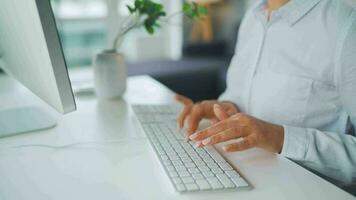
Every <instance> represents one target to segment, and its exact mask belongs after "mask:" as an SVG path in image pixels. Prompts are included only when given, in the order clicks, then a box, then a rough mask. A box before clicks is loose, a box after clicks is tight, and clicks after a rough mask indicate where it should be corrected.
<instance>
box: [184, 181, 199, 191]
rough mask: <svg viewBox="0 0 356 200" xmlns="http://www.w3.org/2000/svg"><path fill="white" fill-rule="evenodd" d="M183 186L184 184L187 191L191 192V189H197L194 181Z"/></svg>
mask: <svg viewBox="0 0 356 200" xmlns="http://www.w3.org/2000/svg"><path fill="white" fill-rule="evenodd" d="M185 186H186V188H187V190H188V191H192V192H193V191H198V190H199V187H198V185H197V184H195V183H190V184H186V185H185Z"/></svg>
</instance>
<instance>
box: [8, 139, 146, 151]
mask: <svg viewBox="0 0 356 200" xmlns="http://www.w3.org/2000/svg"><path fill="white" fill-rule="evenodd" d="M141 141H147V138H126V139H118V140H107V141H88V142H78V143H72V144H66V145H46V144H26V145H18V146H13V147H9V149H21V148H36V147H37V148H48V149H70V148H74V147H76V146H87V145H107V144H116V143H126V142H141Z"/></svg>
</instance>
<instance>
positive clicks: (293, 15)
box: [254, 0, 321, 26]
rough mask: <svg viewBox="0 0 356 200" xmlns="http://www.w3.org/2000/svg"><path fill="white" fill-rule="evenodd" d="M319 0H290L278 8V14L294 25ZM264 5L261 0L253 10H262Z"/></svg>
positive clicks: (263, 0)
mask: <svg viewBox="0 0 356 200" xmlns="http://www.w3.org/2000/svg"><path fill="white" fill-rule="evenodd" d="M320 1H321V0H291V1H290V2H288V3H287V4H286V5H284V6H283V7H281V8H280V9H278V10H277V11H276V12H278V15H280V16H281V17H282V18H283V19H285V20H286V21H287V22H288V24H289V25H291V26H292V25H294V24H295V23H297V22H298V21H299V20H300V19H301V18H303V17H304V16H305V15H306V14H307V13H308V12H309V11H310V10H311V9H312V8H314V7H315V6H316V5H317V4H318V3H319V2H320ZM265 6H266V0H261V1H260V2H259V3H258V4H257V6H256V7H255V9H254V11H255V13H256V12H259V13H261V12H263V11H264V9H265Z"/></svg>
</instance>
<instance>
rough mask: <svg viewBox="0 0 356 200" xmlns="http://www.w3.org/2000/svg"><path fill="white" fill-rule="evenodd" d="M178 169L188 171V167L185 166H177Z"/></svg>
mask: <svg viewBox="0 0 356 200" xmlns="http://www.w3.org/2000/svg"><path fill="white" fill-rule="evenodd" d="M175 168H176V170H177V171H178V172H179V171H186V170H187V168H185V167H184V166H175Z"/></svg>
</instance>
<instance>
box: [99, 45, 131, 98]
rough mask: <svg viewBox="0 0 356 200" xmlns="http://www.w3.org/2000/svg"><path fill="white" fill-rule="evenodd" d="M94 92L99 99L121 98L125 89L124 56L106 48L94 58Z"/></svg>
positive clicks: (125, 69)
mask: <svg viewBox="0 0 356 200" xmlns="http://www.w3.org/2000/svg"><path fill="white" fill-rule="evenodd" d="M94 79H95V93H96V95H97V97H98V98H99V99H115V98H121V97H122V96H123V94H124V93H125V90H126V79H127V66H126V63H125V59H124V56H123V55H122V54H120V53H117V52H116V51H112V50H106V51H103V52H101V53H99V54H97V55H96V57H95V58H94Z"/></svg>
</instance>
